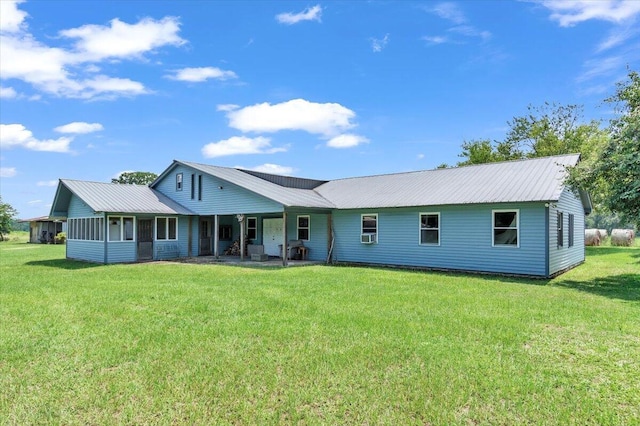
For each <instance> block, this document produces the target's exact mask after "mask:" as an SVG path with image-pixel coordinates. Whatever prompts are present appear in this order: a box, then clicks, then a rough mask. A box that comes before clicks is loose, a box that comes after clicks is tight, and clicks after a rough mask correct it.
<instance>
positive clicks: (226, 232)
mask: <svg viewBox="0 0 640 426" xmlns="http://www.w3.org/2000/svg"><path fill="white" fill-rule="evenodd" d="M232 235H233V228H232V227H231V225H220V226H219V227H218V239H219V240H220V241H231V237H232Z"/></svg>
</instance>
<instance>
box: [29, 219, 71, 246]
mask: <svg viewBox="0 0 640 426" xmlns="http://www.w3.org/2000/svg"><path fill="white" fill-rule="evenodd" d="M18 222H22V223H28V224H29V242H30V243H42V244H47V243H55V242H56V235H58V234H59V233H60V232H66V231H67V227H66V225H67V224H66V220H63V219H60V218H55V217H50V216H41V217H34V218H31V219H23V220H19V221H18Z"/></svg>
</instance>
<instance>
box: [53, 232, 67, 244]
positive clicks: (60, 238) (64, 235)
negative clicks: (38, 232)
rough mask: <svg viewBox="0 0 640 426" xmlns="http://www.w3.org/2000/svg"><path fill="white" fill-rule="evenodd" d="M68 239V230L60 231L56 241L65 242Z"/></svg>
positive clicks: (57, 242) (58, 242)
mask: <svg viewBox="0 0 640 426" xmlns="http://www.w3.org/2000/svg"><path fill="white" fill-rule="evenodd" d="M66 241H67V233H66V232H58V235H56V239H55V243H56V244H64V243H65V242H66Z"/></svg>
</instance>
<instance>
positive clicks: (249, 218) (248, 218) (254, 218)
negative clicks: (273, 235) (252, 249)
mask: <svg viewBox="0 0 640 426" xmlns="http://www.w3.org/2000/svg"><path fill="white" fill-rule="evenodd" d="M251 219H253V220H255V221H256V226H255V228H251V227H250V226H249V221H250V220H251ZM249 229H255V231H256V236H255V237H253V238H249ZM247 238H248V239H250V240H257V239H258V218H257V217H256V216H251V217H247Z"/></svg>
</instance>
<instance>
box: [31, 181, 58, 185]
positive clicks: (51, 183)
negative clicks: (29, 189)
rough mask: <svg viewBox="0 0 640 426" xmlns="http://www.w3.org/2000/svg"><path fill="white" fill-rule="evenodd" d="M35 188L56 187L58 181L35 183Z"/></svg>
mask: <svg viewBox="0 0 640 426" xmlns="http://www.w3.org/2000/svg"><path fill="white" fill-rule="evenodd" d="M36 185H37V186H57V185H58V181H57V180H41V181H39V182H38V183H36Z"/></svg>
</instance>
